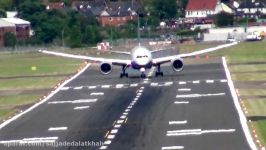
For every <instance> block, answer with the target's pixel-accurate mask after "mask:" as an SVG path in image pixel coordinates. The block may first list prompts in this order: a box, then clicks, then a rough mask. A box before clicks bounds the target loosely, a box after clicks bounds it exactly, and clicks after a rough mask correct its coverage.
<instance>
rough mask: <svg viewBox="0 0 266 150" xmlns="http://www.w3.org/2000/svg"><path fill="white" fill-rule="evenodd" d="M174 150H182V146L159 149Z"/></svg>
mask: <svg viewBox="0 0 266 150" xmlns="http://www.w3.org/2000/svg"><path fill="white" fill-rule="evenodd" d="M176 149H184V146H165V147H162V148H161V150H176Z"/></svg>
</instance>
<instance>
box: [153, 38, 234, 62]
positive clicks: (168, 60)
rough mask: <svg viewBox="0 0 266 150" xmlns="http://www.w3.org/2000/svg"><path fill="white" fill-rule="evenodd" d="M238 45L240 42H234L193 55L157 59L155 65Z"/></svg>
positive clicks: (192, 53) (193, 53) (196, 52)
mask: <svg viewBox="0 0 266 150" xmlns="http://www.w3.org/2000/svg"><path fill="white" fill-rule="evenodd" d="M236 44H238V42H233V43H229V44H223V45H219V46H216V47H212V48H208V49H204V50H199V51H195V52H191V53H185V54H179V55H173V56H167V57H161V58H155V59H153V63H154V64H163V63H167V62H170V61H171V60H174V59H178V58H186V57H192V56H197V55H201V54H204V53H208V52H213V51H217V50H219V49H223V48H227V47H230V46H233V45H236Z"/></svg>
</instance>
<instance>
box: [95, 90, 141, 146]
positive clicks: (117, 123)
mask: <svg viewBox="0 0 266 150" xmlns="http://www.w3.org/2000/svg"><path fill="white" fill-rule="evenodd" d="M143 90H144V87H140V88H139V89H138V90H137V91H136V97H135V98H133V100H132V101H131V102H130V104H129V105H128V106H127V107H126V109H125V111H124V112H123V114H122V115H121V116H120V117H119V119H118V120H116V121H114V123H113V128H112V129H111V131H110V132H109V131H108V132H107V134H106V135H105V139H106V140H105V141H104V144H103V145H102V146H101V147H100V148H99V149H107V148H108V145H110V144H111V142H112V140H113V139H114V138H115V136H116V134H117V133H118V130H119V128H120V127H121V126H122V125H123V124H127V121H128V117H127V115H128V113H129V112H130V111H131V109H132V108H133V107H134V105H135V104H136V103H137V101H138V100H139V98H138V97H140V96H141V95H142V93H143ZM109 133H110V134H109ZM106 137H107V138H106Z"/></svg>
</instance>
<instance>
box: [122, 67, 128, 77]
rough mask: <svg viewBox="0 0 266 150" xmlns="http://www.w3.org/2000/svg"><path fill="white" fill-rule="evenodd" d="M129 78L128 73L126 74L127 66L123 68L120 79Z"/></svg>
mask: <svg viewBox="0 0 266 150" xmlns="http://www.w3.org/2000/svg"><path fill="white" fill-rule="evenodd" d="M123 77H128V73H126V66H125V65H123V66H122V73H120V78H123Z"/></svg>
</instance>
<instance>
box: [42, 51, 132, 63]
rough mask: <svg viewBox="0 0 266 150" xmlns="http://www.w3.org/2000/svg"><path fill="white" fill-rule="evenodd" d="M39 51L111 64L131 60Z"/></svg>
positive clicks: (129, 61)
mask: <svg viewBox="0 0 266 150" xmlns="http://www.w3.org/2000/svg"><path fill="white" fill-rule="evenodd" d="M39 52H41V53H44V54H50V55H55V56H62V57H69V58H75V59H83V60H90V61H96V62H108V63H111V64H113V65H119V66H123V65H129V64H131V60H121V59H106V58H100V57H89V56H83V55H73V54H66V53H61V52H53V51H47V50H39Z"/></svg>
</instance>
